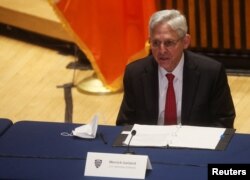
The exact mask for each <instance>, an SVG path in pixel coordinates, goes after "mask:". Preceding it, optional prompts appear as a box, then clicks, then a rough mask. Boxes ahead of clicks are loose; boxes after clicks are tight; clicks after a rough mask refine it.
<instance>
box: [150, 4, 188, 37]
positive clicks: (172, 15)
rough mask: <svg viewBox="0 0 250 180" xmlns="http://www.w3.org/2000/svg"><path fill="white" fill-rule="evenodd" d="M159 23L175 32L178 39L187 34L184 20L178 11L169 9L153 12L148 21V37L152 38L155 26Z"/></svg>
mask: <svg viewBox="0 0 250 180" xmlns="http://www.w3.org/2000/svg"><path fill="white" fill-rule="evenodd" d="M161 23H167V24H168V25H169V26H170V27H171V28H172V29H173V30H174V31H176V32H177V34H178V35H179V37H180V38H182V37H184V36H185V35H186V34H187V31H188V26H187V21H186V18H185V16H184V15H183V14H181V13H180V11H178V10H175V9H171V10H161V11H157V12H155V13H154V14H153V15H152V16H151V18H150V20H149V34H150V37H151V36H152V33H153V30H154V28H155V26H156V25H158V24H161Z"/></svg>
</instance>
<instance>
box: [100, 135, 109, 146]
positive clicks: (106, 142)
mask: <svg viewBox="0 0 250 180" xmlns="http://www.w3.org/2000/svg"><path fill="white" fill-rule="evenodd" d="M100 137H101V139H102V142H103V143H104V144H108V141H106V139H105V138H104V135H103V133H100Z"/></svg>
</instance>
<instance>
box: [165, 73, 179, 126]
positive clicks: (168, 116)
mask: <svg viewBox="0 0 250 180" xmlns="http://www.w3.org/2000/svg"><path fill="white" fill-rule="evenodd" d="M166 77H167V78H168V90H167V94H166V104H165V124H166V125H173V124H177V115H176V100H175V93H174V85H173V80H174V75H173V74H171V73H168V74H166Z"/></svg>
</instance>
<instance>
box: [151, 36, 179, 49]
mask: <svg viewBox="0 0 250 180" xmlns="http://www.w3.org/2000/svg"><path fill="white" fill-rule="evenodd" d="M181 39H182V38H179V39H177V40H166V41H159V40H153V41H151V43H150V44H151V47H152V48H159V47H160V46H161V44H162V43H163V45H164V47H165V48H173V47H174V46H175V45H176V44H177V43H178V41H179V40H181Z"/></svg>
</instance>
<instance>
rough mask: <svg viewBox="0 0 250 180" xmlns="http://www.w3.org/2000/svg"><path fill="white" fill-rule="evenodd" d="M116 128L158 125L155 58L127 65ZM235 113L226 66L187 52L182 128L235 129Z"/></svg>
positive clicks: (185, 55)
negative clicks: (183, 126) (120, 126)
mask: <svg viewBox="0 0 250 180" xmlns="http://www.w3.org/2000/svg"><path fill="white" fill-rule="evenodd" d="M123 83H124V97H123V100H122V104H121V107H120V111H119V114H118V117H117V121H116V124H117V125H126V124H135V123H136V124H152V125H156V124H157V121H158V111H159V107H158V106H159V103H158V96H159V90H158V89H159V86H158V65H157V63H156V61H155V60H154V58H153V56H148V57H146V58H143V59H140V60H137V61H134V62H132V63H130V64H129V65H127V67H126V70H125V74H124V79H123ZM234 118H235V109H234V105H233V101H232V97H231V93H230V88H229V85H228V81H227V76H226V73H225V69H224V67H223V65H222V64H221V63H219V62H217V61H215V60H213V59H211V58H209V57H205V56H202V55H198V54H195V53H192V52H190V51H185V52H184V69H183V92H182V112H181V120H182V124H183V125H195V126H208V127H227V128H232V127H233V123H234Z"/></svg>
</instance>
